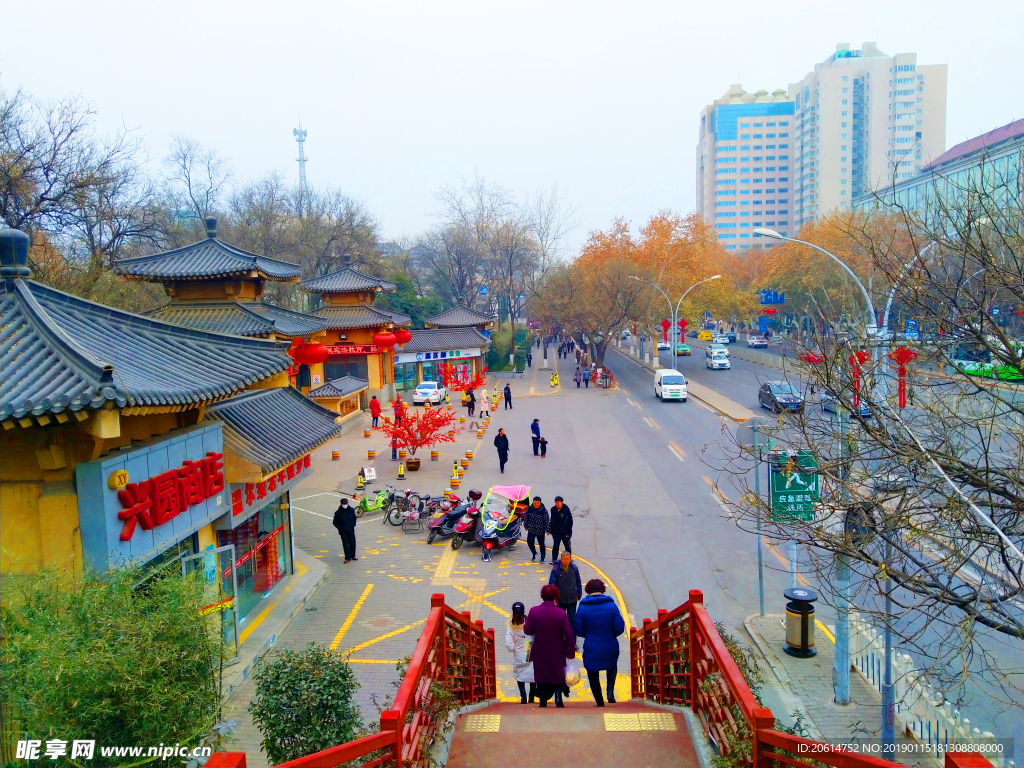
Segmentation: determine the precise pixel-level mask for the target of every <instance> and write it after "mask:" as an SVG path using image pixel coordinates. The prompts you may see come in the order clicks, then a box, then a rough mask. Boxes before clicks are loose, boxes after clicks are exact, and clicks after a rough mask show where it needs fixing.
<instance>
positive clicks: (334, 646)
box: [330, 584, 373, 651]
mask: <svg viewBox="0 0 1024 768" xmlns="http://www.w3.org/2000/svg"><path fill="white" fill-rule="evenodd" d="M371 591H373V584H367V585H366V589H364V590H363V594H362V595H360V596H359V599H358V600H356V604H355V605H353V606H352V610H351V611H349V613H348V617H347V618H346V619H345V623H344V624H342V625H341V629H339V630H338V634H336V635H335V636H334V639H333V640H332V641H331V645H330V649H331V650H332V651H336V650H338V646H339V645H341V640H342V638H343V637H345V633H346V632H348V628H349V627H351V626H352V622H353V621H355V619H356V614H358V613H359V609H360V608H362V607H363V603H365V602H366V598H368V597H369V596H370V592H371Z"/></svg>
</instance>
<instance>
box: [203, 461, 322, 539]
mask: <svg viewBox="0 0 1024 768" xmlns="http://www.w3.org/2000/svg"><path fill="white" fill-rule="evenodd" d="M309 457H310V454H308V453H307V454H306V455H305V456H302V457H301V458H298V459H296V460H295V461H293V462H292V463H291V464H289V465H288V466H287V467H283V468H282V469H280V470H278V471H277V472H275V473H274V474H272V475H269V476H268V477H266V478H264V479H263V480H262V481H261V482H258V483H230V484H229V485H228V499H229V503H230V505H231V514H230V515H226V516H225V517H224V519H223V520H218V521H217V524H216V525H215V526H214V528H216V529H217V530H226V529H230V528H235V527H237V526H238V525H240V524H241V523H243V522H245V521H246V520H248V519H249V518H250V517H252V516H253V515H254V514H256V513H257V512H259V511H260V510H261V509H263V507H265V506H266V505H267V504H269V503H270V502H271V501H273V500H274V499H276V498H277V497H279V496H280V495H281V494H282V493H286V492H287V491H290V490H291V489H292V488H293V487H295V486H296V485H298V484H299V483H300V482H301V481H302V480H304V479H306V478H307V477H308V476H309V475H310V474H311V473H312V471H313V470H312V469H310V458H309Z"/></svg>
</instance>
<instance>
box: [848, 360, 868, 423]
mask: <svg viewBox="0 0 1024 768" xmlns="http://www.w3.org/2000/svg"><path fill="white" fill-rule="evenodd" d="M870 359H871V353H870V352H866V351H864V350H863V349H862V350H860V351H859V352H854V353H853V354H852V355H850V373H852V374H853V407H854V408H859V407H860V379H861V366H862V365H864V363H866V362H867V361H868V360H870Z"/></svg>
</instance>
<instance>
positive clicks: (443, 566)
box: [434, 546, 459, 579]
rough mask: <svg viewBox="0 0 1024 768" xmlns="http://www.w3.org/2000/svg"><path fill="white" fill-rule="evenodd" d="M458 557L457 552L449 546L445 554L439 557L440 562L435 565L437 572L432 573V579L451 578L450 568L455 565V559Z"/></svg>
mask: <svg viewBox="0 0 1024 768" xmlns="http://www.w3.org/2000/svg"><path fill="white" fill-rule="evenodd" d="M458 556H459V551H458V550H457V549H452V548H451V547H450V546H449V547H448V549H447V550H445V553H444V554H443V555H441V560H440V561H439V562H438V564H437V570H435V571H434V578H435V579H447V578H448V577H449V576H451V575H452V566H453V565H455V558H456V557H458Z"/></svg>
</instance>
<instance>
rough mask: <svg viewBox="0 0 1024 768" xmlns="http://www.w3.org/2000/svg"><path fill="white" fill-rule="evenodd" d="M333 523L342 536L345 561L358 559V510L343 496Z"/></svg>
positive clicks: (335, 511)
mask: <svg viewBox="0 0 1024 768" xmlns="http://www.w3.org/2000/svg"><path fill="white" fill-rule="evenodd" d="M332 524H333V525H334V527H335V528H337V529H338V535H339V536H341V548H342V549H343V550H344V552H345V562H346V563H348V562H351V561H352V560H358V559H359V558H358V557H356V511H355V509H354V508H353V507H352V506H350V505H349V503H348V499H346V498H344V497H342V499H341V502H340V503H339V504H338V508H337V509H336V510H334V520H333V521H332Z"/></svg>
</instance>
